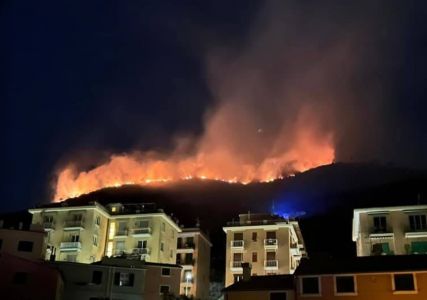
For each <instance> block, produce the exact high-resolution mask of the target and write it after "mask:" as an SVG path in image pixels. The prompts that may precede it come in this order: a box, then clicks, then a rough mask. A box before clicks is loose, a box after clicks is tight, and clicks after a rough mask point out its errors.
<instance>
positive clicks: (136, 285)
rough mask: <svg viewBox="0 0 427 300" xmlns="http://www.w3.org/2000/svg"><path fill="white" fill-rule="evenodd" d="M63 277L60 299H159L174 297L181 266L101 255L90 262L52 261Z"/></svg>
mask: <svg viewBox="0 0 427 300" xmlns="http://www.w3.org/2000/svg"><path fill="white" fill-rule="evenodd" d="M51 265H52V266H53V267H55V268H57V269H58V270H60V271H61V274H63V277H64V295H63V299H64V300H68V299H70V300H72V299H129V300H142V299H150V300H161V299H168V298H167V296H168V295H175V296H177V295H178V293H179V282H180V274H181V267H180V266H178V265H175V264H158V263H149V262H145V261H141V260H129V259H121V258H104V259H102V260H101V261H99V262H96V263H93V264H80V263H70V262H54V263H52V264H51Z"/></svg>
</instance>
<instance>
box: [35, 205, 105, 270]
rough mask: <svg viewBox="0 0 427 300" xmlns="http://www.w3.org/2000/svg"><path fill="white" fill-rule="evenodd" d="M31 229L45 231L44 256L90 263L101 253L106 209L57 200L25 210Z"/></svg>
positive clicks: (100, 255)
mask: <svg viewBox="0 0 427 300" xmlns="http://www.w3.org/2000/svg"><path fill="white" fill-rule="evenodd" d="M28 211H29V212H30V213H31V214H32V215H33V219H32V225H31V227H32V228H39V227H40V226H42V228H44V230H45V231H46V232H47V250H46V259H50V257H51V256H52V257H53V258H54V259H55V260H60V261H71V262H81V263H92V262H95V261H98V260H100V259H101V258H102V256H104V252H105V241H106V232H107V227H108V221H109V214H108V211H107V210H106V209H105V208H104V207H103V206H102V205H100V204H99V203H96V202H92V203H89V204H87V205H83V206H67V205H64V204H61V203H58V204H52V205H49V206H47V207H41V208H35V209H29V210H28Z"/></svg>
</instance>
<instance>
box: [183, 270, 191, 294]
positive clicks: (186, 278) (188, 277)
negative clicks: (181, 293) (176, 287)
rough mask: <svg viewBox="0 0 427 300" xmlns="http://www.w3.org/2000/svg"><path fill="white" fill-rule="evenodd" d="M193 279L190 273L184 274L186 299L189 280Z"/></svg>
mask: <svg viewBox="0 0 427 300" xmlns="http://www.w3.org/2000/svg"><path fill="white" fill-rule="evenodd" d="M192 278H193V275H192V274H191V272H186V273H185V280H186V282H187V284H186V287H185V296H186V297H188V290H189V285H190V280H191V279H192Z"/></svg>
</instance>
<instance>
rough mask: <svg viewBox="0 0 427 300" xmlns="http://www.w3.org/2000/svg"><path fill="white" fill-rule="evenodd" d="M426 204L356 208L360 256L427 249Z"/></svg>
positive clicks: (398, 253) (354, 216)
mask: <svg viewBox="0 0 427 300" xmlns="http://www.w3.org/2000/svg"><path fill="white" fill-rule="evenodd" d="M426 216H427V205H414V206H396V207H378V208H362V209H355V210H354V213H353V241H354V242H356V252H357V256H372V255H394V254H396V255H404V254H426V253H427V221H426Z"/></svg>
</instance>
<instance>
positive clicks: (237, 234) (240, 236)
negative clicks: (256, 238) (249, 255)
mask: <svg viewBox="0 0 427 300" xmlns="http://www.w3.org/2000/svg"><path fill="white" fill-rule="evenodd" d="M234 240H235V241H242V240H243V232H235V233H234Z"/></svg>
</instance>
